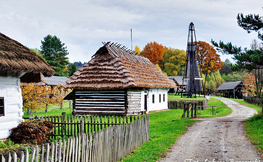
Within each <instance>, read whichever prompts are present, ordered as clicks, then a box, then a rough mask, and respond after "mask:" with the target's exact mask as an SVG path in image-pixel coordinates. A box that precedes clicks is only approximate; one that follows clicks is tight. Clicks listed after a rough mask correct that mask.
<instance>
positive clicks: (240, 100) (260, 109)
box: [231, 99, 262, 112]
mask: <svg viewBox="0 0 263 162" xmlns="http://www.w3.org/2000/svg"><path fill="white" fill-rule="evenodd" d="M231 100H233V101H236V102H238V103H240V104H242V105H245V106H247V107H251V108H253V109H255V110H256V111H257V112H261V111H262V108H261V107H260V106H257V105H253V104H250V103H248V102H246V101H244V99H231Z"/></svg>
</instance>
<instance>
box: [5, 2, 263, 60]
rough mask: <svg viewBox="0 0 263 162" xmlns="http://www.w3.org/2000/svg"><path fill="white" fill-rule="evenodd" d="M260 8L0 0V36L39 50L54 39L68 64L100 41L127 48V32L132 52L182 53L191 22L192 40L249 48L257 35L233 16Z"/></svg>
mask: <svg viewBox="0 0 263 162" xmlns="http://www.w3.org/2000/svg"><path fill="white" fill-rule="evenodd" d="M262 7H263V1H262V0H94V1H93V0H19V1H18V0H0V22H1V23H0V24H1V25H0V32H1V33H3V34H5V35H7V36H9V37H11V38H13V39H15V40H17V41H18V42H20V43H22V44H23V45H25V46H27V47H29V48H38V49H40V46H41V40H43V38H44V37H45V36H47V35H48V34H51V35H56V36H57V37H59V38H60V39H61V41H62V42H63V43H65V45H66V46H67V49H68V51H69V55H68V57H69V61H70V62H74V61H81V62H84V61H85V62H88V61H89V60H90V59H91V56H92V55H93V54H94V53H95V52H96V51H97V50H98V49H99V48H100V47H101V46H102V43H101V42H102V41H114V42H118V43H120V44H122V45H125V46H126V47H129V48H131V32H130V30H131V29H132V30H133V34H132V35H133V48H134V47H135V45H138V46H139V47H140V49H143V47H144V46H145V45H146V44H147V43H149V42H153V41H156V42H158V43H160V44H162V45H164V46H167V47H172V48H178V49H183V50H186V44H187V34H188V27H189V24H190V22H193V23H194V25H195V29H196V37H197V40H201V41H206V42H208V43H210V40H211V39H213V40H215V41H219V40H222V41H224V42H232V43H233V44H234V45H238V46H242V47H250V43H251V42H252V39H255V38H257V33H255V32H252V33H250V34H248V33H247V32H246V31H245V30H243V29H242V28H241V27H239V26H238V25H237V22H236V16H237V14H238V13H244V14H251V13H252V14H254V13H255V14H260V15H263V9H262ZM227 57H228V58H229V57H230V56H226V55H223V56H221V59H222V60H223V61H224V60H225V59H226V58H227Z"/></svg>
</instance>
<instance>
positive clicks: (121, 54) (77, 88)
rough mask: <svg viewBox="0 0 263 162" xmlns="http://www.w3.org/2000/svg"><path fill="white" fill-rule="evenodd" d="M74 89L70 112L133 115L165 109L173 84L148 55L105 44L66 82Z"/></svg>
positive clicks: (67, 86)
mask: <svg viewBox="0 0 263 162" xmlns="http://www.w3.org/2000/svg"><path fill="white" fill-rule="evenodd" d="M65 87H66V88H73V89H74V91H73V92H72V93H70V94H69V95H68V96H66V97H65V98H64V99H68V100H73V114H89V115H132V114H141V113H142V112H146V113H147V112H149V111H153V110H162V109H168V102H167V101H168V96H167V92H168V90H169V89H170V88H174V87H176V86H175V84H174V83H172V82H171V81H170V80H169V79H168V78H167V77H166V76H165V75H164V74H163V73H162V72H161V71H160V70H159V69H158V68H157V67H156V66H155V65H154V64H153V63H151V62H150V61H149V60H148V59H147V58H145V57H142V56H136V55H134V54H133V52H132V51H129V50H125V49H124V48H123V47H122V48H121V47H120V45H115V44H113V43H106V44H104V46H103V47H101V48H100V49H99V50H98V51H97V52H96V53H95V54H94V55H93V57H92V59H91V60H90V61H89V62H88V63H87V64H85V65H83V66H82V67H81V68H79V70H78V71H77V72H75V73H74V75H73V76H71V77H70V78H69V79H68V80H67V81H66V84H65Z"/></svg>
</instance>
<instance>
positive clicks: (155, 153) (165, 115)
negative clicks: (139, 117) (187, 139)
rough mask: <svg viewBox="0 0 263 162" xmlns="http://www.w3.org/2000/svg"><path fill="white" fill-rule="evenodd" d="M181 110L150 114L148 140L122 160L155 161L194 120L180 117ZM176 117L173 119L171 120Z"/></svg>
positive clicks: (132, 161) (131, 161) (130, 161)
mask: <svg viewBox="0 0 263 162" xmlns="http://www.w3.org/2000/svg"><path fill="white" fill-rule="evenodd" d="M182 114H183V110H180V109H174V110H167V111H161V112H156V113H153V114H150V141H148V142H146V143H145V144H143V145H142V146H141V147H138V148H136V149H135V150H134V151H133V153H132V154H130V155H128V156H127V157H125V158H123V159H122V161H125V162H134V161H149V162H150V161H152V162H153V161H154V162H155V161H157V160H158V159H160V158H161V156H162V155H163V154H165V152H167V151H168V149H169V148H170V147H171V146H172V145H173V144H174V143H175V141H176V140H177V139H178V138H179V137H180V136H181V135H182V134H184V133H185V131H186V130H187V128H188V127H189V126H190V125H192V124H193V123H195V122H196V121H194V120H190V119H181V116H182ZM174 119H176V120H175V121H173V120H174Z"/></svg>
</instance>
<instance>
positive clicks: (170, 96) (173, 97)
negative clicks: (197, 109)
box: [168, 94, 205, 101]
mask: <svg viewBox="0 0 263 162" xmlns="http://www.w3.org/2000/svg"><path fill="white" fill-rule="evenodd" d="M179 100H205V97H199V96H198V95H197V96H196V98H194V97H193V98H188V97H185V96H183V97H181V96H180V95H174V94H168V101H179Z"/></svg>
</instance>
